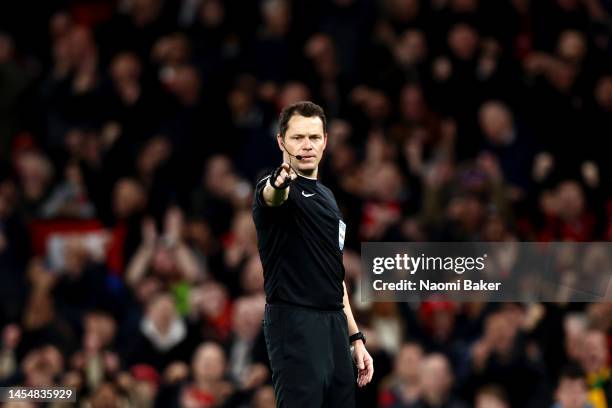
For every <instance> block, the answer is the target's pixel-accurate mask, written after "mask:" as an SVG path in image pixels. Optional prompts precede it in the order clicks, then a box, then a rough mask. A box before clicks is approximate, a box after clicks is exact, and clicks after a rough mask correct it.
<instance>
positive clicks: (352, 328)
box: [342, 282, 359, 336]
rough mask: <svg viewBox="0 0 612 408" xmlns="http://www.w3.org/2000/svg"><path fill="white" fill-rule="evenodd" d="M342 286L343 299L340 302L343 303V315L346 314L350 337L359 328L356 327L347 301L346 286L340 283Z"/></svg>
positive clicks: (349, 303)
mask: <svg viewBox="0 0 612 408" xmlns="http://www.w3.org/2000/svg"><path fill="white" fill-rule="evenodd" d="M342 286H343V287H344V297H343V299H342V302H343V303H344V314H346V321H347V322H348V333H349V336H351V335H353V334H355V333H357V332H358V331H359V328H358V327H357V322H355V317H353V312H352V310H351V302H350V301H349V297H348V293H347V292H346V284H345V283H344V282H342Z"/></svg>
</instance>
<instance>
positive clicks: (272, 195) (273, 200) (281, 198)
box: [263, 163, 297, 207]
mask: <svg viewBox="0 0 612 408" xmlns="http://www.w3.org/2000/svg"><path fill="white" fill-rule="evenodd" d="M280 168H281V170H280V173H279V174H278V176H277V177H276V178H275V179H274V180H273V179H272V177H273V176H270V178H269V179H268V181H267V182H266V186H265V187H264V189H263V199H264V202H265V203H266V205H267V206H269V207H278V206H279V205H281V204H282V203H284V202H285V201H286V200H287V198H288V197H289V188H290V187H289V186H288V185H287V187H286V188H283V189H277V188H274V187H272V184H271V183H275V185H276V186H281V185H282V184H283V183H285V180H286V179H287V178H290V179H291V180H292V181H293V180H295V178H296V177H297V174H295V172H294V171H293V170H292V169H291V167H289V165H288V164H287V163H283V164H282V165H281V167H280Z"/></svg>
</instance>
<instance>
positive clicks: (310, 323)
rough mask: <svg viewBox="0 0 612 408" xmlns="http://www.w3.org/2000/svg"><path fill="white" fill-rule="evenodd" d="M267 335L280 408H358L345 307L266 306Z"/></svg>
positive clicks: (265, 324)
mask: <svg viewBox="0 0 612 408" xmlns="http://www.w3.org/2000/svg"><path fill="white" fill-rule="evenodd" d="M264 335H265V338H266V346H267V348H268V355H269V357H270V365H271V366H272V381H273V383H274V390H275V393H276V406H277V407H280V408H321V407H326V408H354V407H355V384H356V372H355V370H354V368H353V360H352V358H351V352H350V346H349V340H348V326H347V321H346V315H345V314H344V311H342V310H339V311H319V310H314V309H309V308H302V307H298V306H288V305H266V312H265V315H264Z"/></svg>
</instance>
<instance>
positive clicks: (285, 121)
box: [278, 101, 327, 138]
mask: <svg viewBox="0 0 612 408" xmlns="http://www.w3.org/2000/svg"><path fill="white" fill-rule="evenodd" d="M293 115H300V116H304V117H307V118H312V117H313V116H316V117H318V118H320V119H321V122H323V132H324V133H326V128H327V120H326V119H325V112H323V108H321V107H320V106H319V105H317V104H316V103H313V102H310V101H300V102H295V103H292V104H291V105H287V106H285V107H284V108H283V110H282V111H281V113H280V120H279V126H278V128H279V129H278V130H279V132H280V135H281V137H283V138H284V137H285V133H286V132H287V128H288V127H289V120H290V119H291V118H292V117H293Z"/></svg>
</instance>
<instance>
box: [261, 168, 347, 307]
mask: <svg viewBox="0 0 612 408" xmlns="http://www.w3.org/2000/svg"><path fill="white" fill-rule="evenodd" d="M266 180H267V178H264V179H262V180H260V182H259V183H258V184H257V186H256V188H255V199H254V202H253V219H254V221H255V226H256V227H257V243H258V246H259V255H260V258H261V262H262V265H263V269H264V281H265V282H264V286H265V291H266V300H267V302H268V303H271V304H277V303H285V304H294V305H299V306H306V307H311V308H316V309H324V310H341V309H342V308H343V303H342V298H343V295H344V288H343V286H342V282H343V281H344V266H343V264H342V250H343V245H344V238H343V237H344V232H342V233H341V229H344V227H343V226H344V221H343V220H342V214H341V213H340V209H339V208H338V205H337V204H336V200H335V198H334V196H333V194H332V192H331V191H330V190H329V189H328V188H327V187H325V186H324V185H323V184H321V183H320V182H319V181H317V180H313V179H308V178H305V177H301V176H298V178H297V179H296V180H295V181H294V182H293V183H292V185H291V187H290V189H289V197H288V199H287V200H286V201H285V202H284V203H283V204H282V205H280V206H278V207H268V206H267V205H266V204H265V202H264V199H263V196H262V193H263V189H264V187H265V185H266ZM341 237H342V238H341Z"/></svg>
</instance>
